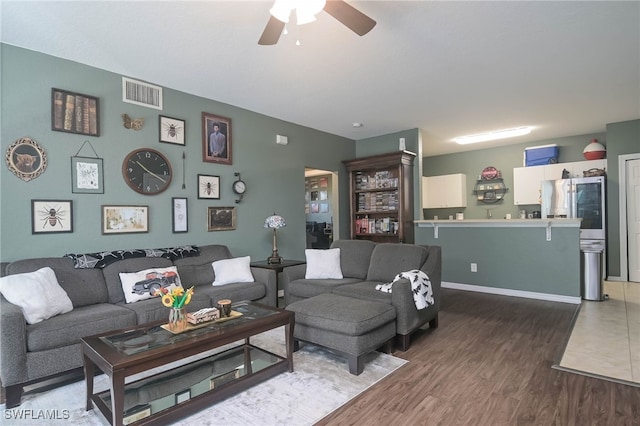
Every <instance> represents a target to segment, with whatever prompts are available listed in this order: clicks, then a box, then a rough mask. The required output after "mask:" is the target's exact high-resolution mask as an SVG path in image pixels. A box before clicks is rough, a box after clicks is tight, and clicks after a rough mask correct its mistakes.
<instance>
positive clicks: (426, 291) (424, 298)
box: [376, 269, 435, 309]
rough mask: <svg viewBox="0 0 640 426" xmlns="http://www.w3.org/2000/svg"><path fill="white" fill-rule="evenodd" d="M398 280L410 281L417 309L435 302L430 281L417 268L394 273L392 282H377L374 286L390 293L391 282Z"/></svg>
mask: <svg viewBox="0 0 640 426" xmlns="http://www.w3.org/2000/svg"><path fill="white" fill-rule="evenodd" d="M398 280H408V281H409V282H410V283H411V289H412V290H413V301H414V302H415V304H416V308H417V309H424V308H426V307H428V306H430V305H433V304H434V303H435V302H434V300H433V291H432V289H431V281H430V280H429V277H428V276H427V274H425V273H424V272H423V271H421V270H419V269H414V270H411V271H407V272H400V273H399V274H398V275H396V277H395V278H394V279H393V281H392V282H390V283H387V284H378V285H377V286H376V290H380V291H384V292H385V293H391V290H392V287H393V283H395V282H396V281H398Z"/></svg>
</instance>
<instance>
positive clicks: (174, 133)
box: [158, 115, 185, 145]
mask: <svg viewBox="0 0 640 426" xmlns="http://www.w3.org/2000/svg"><path fill="white" fill-rule="evenodd" d="M158 121H159V122H160V142H165V143H173V144H176V145H184V144H185V121H184V120H181V119H179V118H171V117H165V116H164V115H160V116H159V120H158Z"/></svg>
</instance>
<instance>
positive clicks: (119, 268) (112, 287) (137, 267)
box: [102, 257, 187, 303]
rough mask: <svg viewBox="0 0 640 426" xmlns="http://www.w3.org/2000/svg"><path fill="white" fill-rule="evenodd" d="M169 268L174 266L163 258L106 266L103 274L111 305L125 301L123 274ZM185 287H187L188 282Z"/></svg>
mask: <svg viewBox="0 0 640 426" xmlns="http://www.w3.org/2000/svg"><path fill="white" fill-rule="evenodd" d="M169 266H172V263H171V261H170V260H169V259H165V258H162V257H141V258H137V259H125V260H120V261H118V262H115V263H112V264H110V265H107V266H105V267H104V269H103V270H102V274H103V275H104V280H105V283H106V285H107V291H108V292H109V303H122V302H124V301H125V298H124V293H123V291H122V284H121V282H120V273H121V272H138V271H142V270H144V269H151V268H168V267H169ZM185 285H187V283H186V282H185Z"/></svg>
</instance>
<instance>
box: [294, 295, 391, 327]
mask: <svg viewBox="0 0 640 426" xmlns="http://www.w3.org/2000/svg"><path fill="white" fill-rule="evenodd" d="M287 310H289V311H293V312H295V313H296V324H301V325H306V326H311V327H313V328H318V329H321V330H329V331H333V332H336V333H340V334H346V335H349V336H361V335H363V334H366V333H368V332H370V331H372V330H375V329H376V328H378V327H380V326H382V325H384V324H387V323H389V322H391V321H393V320H395V318H396V310H395V308H394V307H393V306H391V305H389V304H386V303H376V302H371V301H367V300H361V299H354V298H351V297H344V296H339V295H337V294H321V295H319V296H316V297H313V298H310V299H305V300H299V301H297V302H294V303H292V304H290V305H289V306H287ZM392 333H393V332H392Z"/></svg>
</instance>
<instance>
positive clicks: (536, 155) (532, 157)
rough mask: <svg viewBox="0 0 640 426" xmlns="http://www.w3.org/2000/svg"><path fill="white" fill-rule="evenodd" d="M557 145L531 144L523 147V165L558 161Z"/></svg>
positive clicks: (538, 164) (537, 164) (539, 164)
mask: <svg viewBox="0 0 640 426" xmlns="http://www.w3.org/2000/svg"><path fill="white" fill-rule="evenodd" d="M558 151H559V149H558V145H555V144H553V145H541V146H532V147H530V148H525V149H524V165H525V166H541V165H543V164H555V163H557V162H558Z"/></svg>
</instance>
